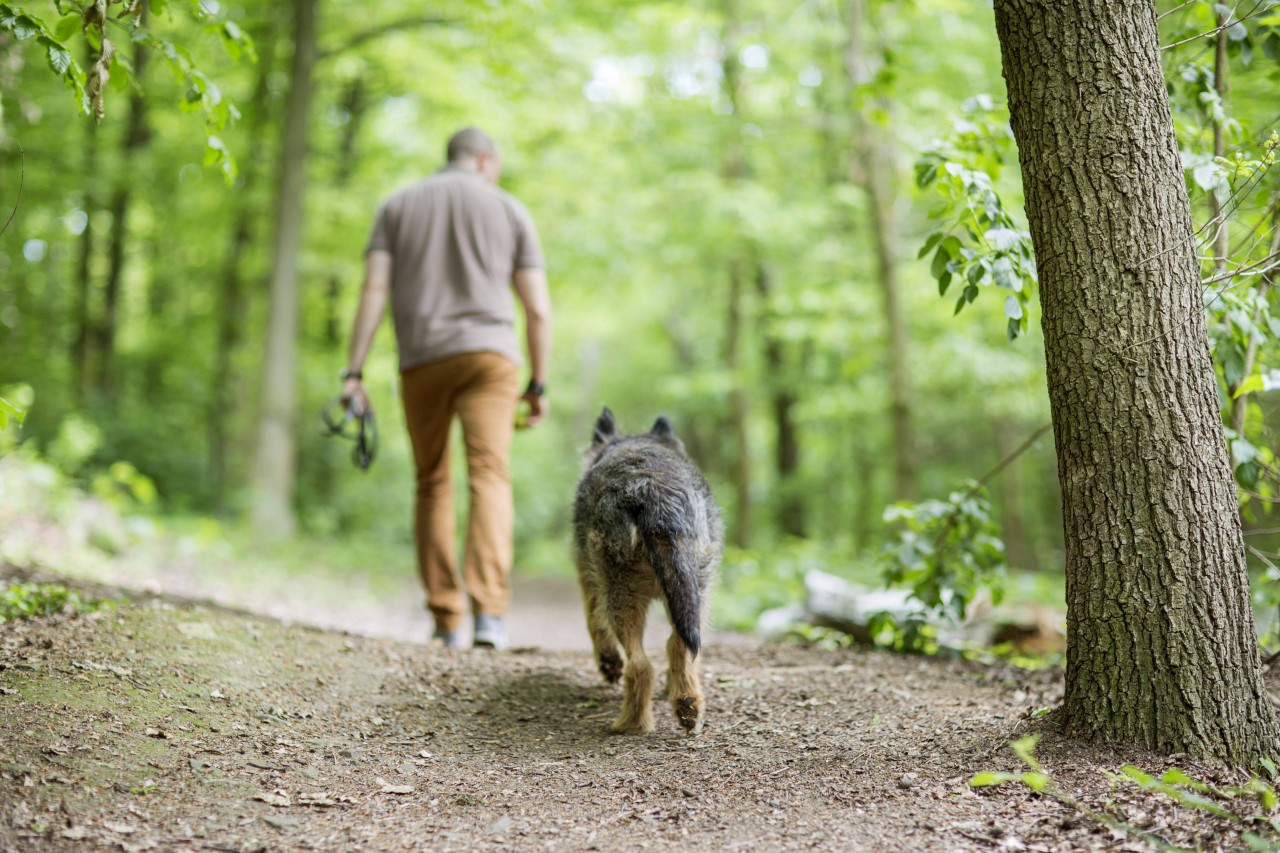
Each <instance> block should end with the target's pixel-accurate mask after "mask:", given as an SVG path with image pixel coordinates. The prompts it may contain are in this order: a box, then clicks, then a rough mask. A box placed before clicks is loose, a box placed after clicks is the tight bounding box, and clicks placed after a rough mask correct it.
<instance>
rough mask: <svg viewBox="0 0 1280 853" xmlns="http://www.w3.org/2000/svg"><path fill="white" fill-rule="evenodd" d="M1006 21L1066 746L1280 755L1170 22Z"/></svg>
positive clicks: (1004, 0) (1134, 6)
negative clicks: (1051, 507) (1042, 353)
mask: <svg viewBox="0 0 1280 853" xmlns="http://www.w3.org/2000/svg"><path fill="white" fill-rule="evenodd" d="M995 12H996V28H997V31H998V33H999V37H1000V44H1001V50H1002V57H1003V64H1004V74H1005V79H1006V81H1007V82H1008V88H1009V108H1010V114H1011V117H1012V124H1013V130H1014V135H1015V137H1016V139H1017V141H1018V149H1019V158H1020V161H1021V165H1022V173H1023V179H1024V183H1025V188H1026V198H1027V215H1028V219H1029V221H1030V225H1031V234H1032V239H1033V241H1034V243H1035V248H1036V255H1037V257H1038V258H1039V261H1040V280H1041V301H1042V307H1043V318H1042V326H1043V329H1044V337H1045V350H1046V358H1047V368H1048V385H1049V400H1050V404H1051V407H1052V411H1053V424H1054V437H1055V441H1056V446H1057V452H1058V475H1059V479H1060V481H1061V483H1062V499H1063V520H1064V530H1065V534H1066V575H1067V670H1066V694H1065V698H1064V702H1063V707H1062V711H1061V720H1062V722H1063V725H1064V728H1065V730H1066V731H1067V732H1069V733H1071V734H1075V735H1080V736H1084V737H1089V738H1094V739H1100V740H1107V741H1122V742H1128V743H1136V744H1140V745H1142V746H1145V747H1148V748H1152V749H1157V750H1161V751H1165V752H1187V753H1191V754H1193V755H1200V756H1213V757H1217V758H1220V759H1224V760H1227V761H1232V762H1236V763H1246V762H1251V761H1255V760H1257V759H1258V758H1260V757H1262V756H1266V755H1274V754H1276V747H1277V746H1280V730H1278V729H1277V724H1276V718H1275V712H1274V710H1273V708H1272V707H1271V704H1270V701H1269V699H1268V698H1267V694H1266V692H1265V690H1264V689H1263V684H1262V678H1261V668H1260V662H1259V656H1258V644H1257V638H1256V637H1255V635H1254V627H1253V612H1252V609H1251V607H1250V600H1249V578H1248V574H1247V573H1246V571H1245V560H1244V546H1243V539H1242V537H1241V531H1240V518H1239V513H1238V511H1237V504H1236V494H1235V486H1234V483H1233V482H1232V478H1231V467H1230V463H1229V460H1228V457H1227V451H1226V443H1225V441H1224V438H1223V432H1222V422H1221V420H1220V415H1219V412H1218V396H1217V388H1216V385H1215V381H1214V376H1213V366H1212V363H1211V361H1210V358H1209V350H1208V346H1207V344H1206V335H1205V323H1204V314H1203V298H1202V293H1201V284H1200V277H1199V269H1198V264H1197V261H1196V255H1195V236H1194V234H1193V230H1192V225H1191V207H1190V203H1189V201H1188V197H1187V191H1186V186H1185V184H1184V183H1183V176H1182V166H1181V162H1180V160H1179V156H1178V147H1177V142H1176V139H1175V137H1174V132H1173V122H1172V118H1171V115H1170V112H1169V102H1168V96H1167V93H1166V91H1165V84H1164V79H1163V76H1162V73H1161V67H1160V57H1159V48H1158V42H1157V35H1156V14H1155V9H1154V6H1153V4H1152V3H1151V2H1149V0H1148V2H1133V3H1113V2H1109V0H1077V2H1075V3H1050V2H1047V0H996V3H995Z"/></svg>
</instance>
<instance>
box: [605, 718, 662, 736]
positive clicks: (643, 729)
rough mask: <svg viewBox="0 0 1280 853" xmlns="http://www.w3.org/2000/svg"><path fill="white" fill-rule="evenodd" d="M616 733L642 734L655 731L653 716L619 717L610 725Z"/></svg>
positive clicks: (611, 729) (610, 729)
mask: <svg viewBox="0 0 1280 853" xmlns="http://www.w3.org/2000/svg"><path fill="white" fill-rule="evenodd" d="M609 731H611V732H613V733H614V734H615V735H642V734H646V733H648V732H651V731H653V718H652V717H648V718H646V717H630V716H625V717H619V718H618V719H617V720H615V721H614V723H613V725H611V726H609Z"/></svg>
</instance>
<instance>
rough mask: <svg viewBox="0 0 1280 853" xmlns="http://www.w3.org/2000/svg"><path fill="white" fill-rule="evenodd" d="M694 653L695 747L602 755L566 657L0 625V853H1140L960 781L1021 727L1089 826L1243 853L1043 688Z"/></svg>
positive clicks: (1063, 816) (1016, 678)
mask: <svg viewBox="0 0 1280 853" xmlns="http://www.w3.org/2000/svg"><path fill="white" fill-rule="evenodd" d="M575 609H576V607H575ZM563 618H567V617H565V616H564V615H563V614H548V619H563ZM576 618H580V617H576ZM184 624H195V625H199V626H201V627H199V628H197V629H194V630H183V629H182V628H181V627H179V626H181V625H184ZM33 649H34V651H33ZM652 654H653V657H654V663H655V666H656V667H657V668H658V669H659V671H660V672H661V670H662V667H663V661H662V658H661V650H660V649H654V650H653V651H652ZM702 658H703V660H702V665H703V670H704V673H703V680H704V685H705V689H706V692H707V702H708V718H707V727H706V730H705V731H704V732H703V734H701V735H700V736H697V737H694V738H690V737H686V736H685V735H684V734H683V733H682V732H681V731H680V730H679V728H678V727H677V726H676V724H675V721H674V719H673V717H672V715H671V712H670V709H669V708H668V707H666V705H665V703H664V702H662V701H661V700H660V699H659V700H656V701H655V709H654V710H655V717H656V719H657V728H656V730H655V731H654V732H653V733H652V734H649V735H646V736H640V737H622V736H614V735H610V734H608V733H607V731H606V729H607V726H608V724H609V722H610V721H611V719H612V717H613V716H614V715H616V713H617V712H618V706H619V701H620V691H619V689H618V688H617V687H616V686H609V685H605V684H604V683H603V682H602V681H601V680H600V678H599V676H598V674H597V673H596V672H595V668H594V665H593V662H592V661H591V659H590V655H589V653H585V652H555V653H550V652H542V651H538V650H524V651H522V652H521V653H519V654H514V653H509V654H502V653H498V654H494V653H487V652H483V651H465V652H455V651H448V650H443V649H437V648H431V647H427V646H420V645H413V644H406V643H399V642H394V641H389V640H375V639H367V638H363V637H353V636H350V635H344V634H339V633H331V632H325V631H319V630H314V629H308V628H304V627H297V626H289V625H285V624H283V623H277V622H274V621H271V620H267V619H260V618H255V617H248V616H245V615H244V614H243V613H238V612H231V611H223V610H220V609H217V608H214V607H210V606H204V605H196V604H191V603H186V602H181V601H170V602H162V603H161V604H160V605H148V604H145V603H144V604H140V605H130V606H126V607H123V608H121V610H120V611H119V612H118V613H116V614H113V615H112V616H111V617H110V618H98V619H96V620H89V619H85V618H74V617H63V616H54V617H49V618H47V619H42V620H37V621H25V622H21V623H11V624H6V625H4V626H0V792H3V793H0V850H6V851H7V850H9V849H13V850H28V849H31V850H40V849H51V850H53V849H80V848H83V847H86V846H89V847H92V846H93V845H98V846H103V847H112V846H114V847H116V848H117V849H123V848H124V847H125V846H126V845H127V847H128V849H131V850H134V849H136V850H146V849H153V848H162V849H220V850H249V849H273V848H278V847H279V846H280V845H281V844H282V843H284V842H283V841H282V836H281V834H282V833H300V835H299V836H298V838H299V839H301V838H303V837H305V838H306V845H305V846H307V847H308V848H310V849H318V850H339V849H357V848H362V849H411V848H418V849H431V850H441V851H450V850H457V851H465V850H473V849H477V848H482V847H507V848H511V849H521V850H524V849H529V850H540V849H556V850H609V849H622V848H628V849H631V848H634V847H636V846H637V845H638V844H639V843H641V842H643V843H644V844H645V845H646V846H647V847H648V848H649V849H651V850H664V849H670V850H682V851H683V850H688V849H691V848H692V849H728V850H751V849H761V850H765V849H767V850H801V849H875V850H889V851H894V850H901V851H908V850H910V851H915V850H948V851H949V850H995V849H1008V850H1018V849H1023V850H1036V851H1042V850H1043V851H1069V850H1070V851H1074V850H1114V849H1135V850H1141V849H1146V845H1145V844H1143V843H1141V842H1138V841H1135V840H1134V838H1132V837H1131V836H1127V835H1124V834H1123V833H1121V835H1120V836H1119V837H1116V836H1115V835H1114V832H1115V830H1114V829H1113V828H1111V827H1107V826H1101V825H1099V824H1097V823H1095V822H1091V821H1090V820H1087V819H1085V818H1084V817H1082V815H1081V814H1080V813H1078V812H1077V811H1074V810H1072V809H1070V808H1068V807H1066V806H1064V805H1063V804H1061V803H1060V802H1057V801H1054V800H1052V799H1050V798H1047V797H1044V796H1041V795H1038V794H1036V793H1034V792H1032V791H1029V790H1026V789H1020V788H1018V787H1015V786H1012V785H1005V786H1002V787H998V788H990V789H982V790H975V789H972V788H970V787H969V785H968V779H970V778H971V777H972V776H973V774H975V773H977V772H979V771H994V772H1019V771H1021V770H1022V769H1024V768H1023V767H1022V765H1021V763H1020V762H1019V760H1018V759H1017V758H1016V757H1015V756H1014V755H1013V754H1012V752H1011V751H1010V750H1009V749H1008V747H1007V744H1008V743H1009V742H1010V741H1013V740H1015V739H1017V738H1019V737H1021V736H1023V735H1025V734H1026V733H1027V732H1028V731H1029V730H1032V729H1036V730H1040V731H1043V732H1044V733H1045V735H1044V738H1043V740H1042V741H1041V743H1040V746H1039V748H1038V751H1037V757H1038V758H1039V759H1040V761H1041V763H1042V764H1043V765H1044V767H1045V769H1046V771H1047V772H1050V773H1052V774H1053V776H1054V778H1055V780H1056V781H1057V782H1058V784H1059V785H1061V786H1063V787H1064V788H1068V789H1070V790H1071V791H1072V792H1073V793H1074V794H1075V795H1076V796H1077V797H1078V799H1079V800H1080V801H1081V802H1082V803H1084V804H1085V805H1087V806H1088V807H1089V808H1091V809H1093V810H1095V811H1098V812H1103V811H1108V812H1109V813H1111V814H1114V815H1117V816H1119V817H1120V819H1128V820H1130V821H1140V822H1141V824H1142V826H1143V828H1144V829H1145V830H1146V831H1148V832H1151V833H1153V834H1154V835H1155V836H1157V837H1159V838H1161V839H1162V840H1163V841H1164V842H1165V843H1169V844H1176V845H1179V846H1184V847H1191V848H1197V847H1200V848H1205V849H1218V848H1226V847H1230V846H1232V845H1238V843H1239V832H1240V830H1239V825H1238V824H1234V823H1227V822H1223V821H1220V820H1218V819H1216V818H1212V817H1210V816H1204V815H1200V816H1196V817H1195V819H1194V820H1189V819H1188V816H1187V813H1186V812H1185V811H1180V810H1178V809H1177V808H1175V807H1173V806H1172V805H1170V804H1169V803H1168V802H1167V801H1165V800H1162V799H1160V798H1158V797H1155V796H1154V795H1152V794H1150V793H1148V792H1140V791H1137V790H1135V789H1133V788H1126V787H1122V786H1117V785H1115V784H1114V783H1113V782H1112V781H1111V780H1110V779H1109V778H1108V777H1107V776H1106V775H1105V774H1104V771H1110V772H1112V773H1116V772H1119V770H1120V768H1121V767H1122V766H1123V765H1125V764H1127V763H1131V764H1134V765H1136V766H1138V767H1141V768H1144V769H1145V770H1147V771H1149V772H1155V773H1159V772H1161V771H1162V770H1163V769H1165V768H1167V767H1171V766H1174V765H1175V764H1176V766H1178V767H1180V768H1181V769H1183V770H1187V771H1189V772H1192V773H1193V775H1196V776H1197V777H1198V778H1203V779H1209V780H1211V781H1213V782H1214V783H1215V784H1222V785H1227V784H1235V783H1239V782H1240V781H1243V780H1242V779H1239V778H1237V776H1238V774H1237V775H1233V774H1232V773H1230V772H1229V771H1225V770H1221V769H1214V768H1204V767H1197V766H1196V765H1194V763H1192V762H1189V761H1187V760H1186V759H1179V760H1177V761H1176V762H1174V761H1171V760H1169V759H1164V758H1159V757H1156V756H1151V755H1145V754H1143V753H1139V752H1128V753H1123V754H1120V753H1112V752H1105V751H1101V750H1098V749H1095V748H1092V747H1087V746H1081V745H1080V744H1077V743H1073V742H1071V741H1067V740H1064V739H1062V738H1059V737H1057V736H1056V735H1054V734H1053V732H1052V729H1051V728H1050V727H1049V725H1048V721H1046V720H1044V719H1038V718H1037V719H1033V718H1032V715H1033V713H1034V712H1035V711H1036V710H1037V709H1041V708H1044V707H1052V706H1054V705H1056V704H1057V702H1059V701H1060V699H1061V675H1060V673H1058V672H1054V671H1040V672H1025V671H1020V670H1014V669H1011V668H1006V667H986V666H978V665H976V664H971V663H967V662H963V661H955V660H943V659H927V658H916V657H904V656H897V655H892V654H888V653H884V652H877V651H869V650H863V649H853V650H838V651H832V650H821V649H815V648H802V647H796V646H784V645H761V644H757V643H754V642H741V643H735V644H729V645H712V646H709V647H707V648H706V650H705V652H704V654H703V656H702ZM299 661H311V662H316V663H311V664H308V665H307V666H305V667H304V666H299V665H298V662H299ZM77 662H78V663H79V664H81V665H80V666H77V665H76V664H77ZM103 662H109V663H103ZM321 662H323V663H321ZM19 663H22V664H25V665H24V666H18V664H19ZM85 664H89V665H88V666H85ZM113 669H114V670H120V671H121V672H117V671H113ZM77 674H79V675H80V677H81V678H84V677H85V675H88V676H89V678H88V679H87V680H85V681H78V680H77V679H76V675H77ZM95 675H100V676H106V677H99V678H94V677H93V676H95ZM213 685H216V687H214V686H213ZM232 695H234V696H243V697H245V698H246V699H251V701H246V702H230V701H229V700H228V698H227V697H228V696H232ZM302 710H305V711H306V712H307V713H305V714H303V713H298V712H299V711H302ZM1215 774H1216V776H1215ZM138 780H146V781H145V782H139V781H138Z"/></svg>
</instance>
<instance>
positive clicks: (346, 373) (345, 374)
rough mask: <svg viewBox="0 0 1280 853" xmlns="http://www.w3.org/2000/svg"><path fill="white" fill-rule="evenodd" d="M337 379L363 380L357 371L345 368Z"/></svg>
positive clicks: (362, 375) (362, 376)
mask: <svg viewBox="0 0 1280 853" xmlns="http://www.w3.org/2000/svg"><path fill="white" fill-rule="evenodd" d="M338 378H339V379H364V374H363V373H361V372H360V371H359V370H348V369H347V368H345V367H344V368H342V371H341V372H340V373H339V374H338Z"/></svg>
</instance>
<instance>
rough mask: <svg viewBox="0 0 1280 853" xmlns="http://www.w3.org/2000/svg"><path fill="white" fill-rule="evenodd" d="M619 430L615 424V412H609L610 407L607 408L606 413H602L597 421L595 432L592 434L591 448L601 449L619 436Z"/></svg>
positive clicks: (605, 408)
mask: <svg viewBox="0 0 1280 853" xmlns="http://www.w3.org/2000/svg"><path fill="white" fill-rule="evenodd" d="M617 432H618V428H617V425H616V424H615V423H614V422H613V412H611V411H609V407H608V406H605V407H604V411H603V412H601V413H600V417H599V418H598V419H597V420H596V428H595V432H593V433H592V434H591V446H592V447H599V446H600V445H602V444H604V443H606V442H607V441H609V439H611V438H613V437H614V436H615V435H617Z"/></svg>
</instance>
